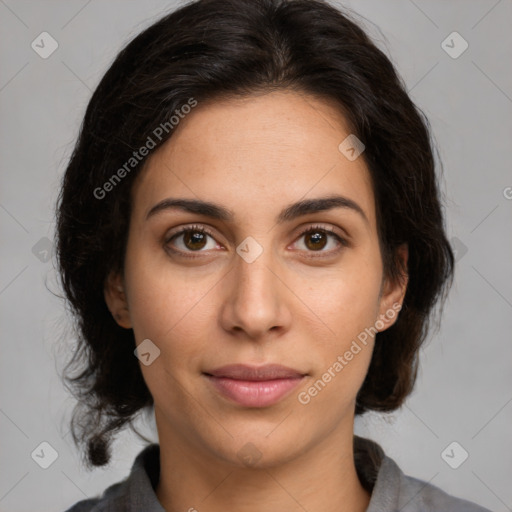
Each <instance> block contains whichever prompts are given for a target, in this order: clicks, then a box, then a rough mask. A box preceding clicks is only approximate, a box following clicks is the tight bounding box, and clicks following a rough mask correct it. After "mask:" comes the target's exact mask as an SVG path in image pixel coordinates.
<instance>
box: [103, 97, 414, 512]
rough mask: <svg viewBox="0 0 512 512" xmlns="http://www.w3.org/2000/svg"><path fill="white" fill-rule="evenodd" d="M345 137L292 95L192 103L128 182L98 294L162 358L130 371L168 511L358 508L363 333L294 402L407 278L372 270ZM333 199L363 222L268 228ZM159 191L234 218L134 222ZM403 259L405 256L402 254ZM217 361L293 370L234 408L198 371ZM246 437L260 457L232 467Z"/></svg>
mask: <svg viewBox="0 0 512 512" xmlns="http://www.w3.org/2000/svg"><path fill="white" fill-rule="evenodd" d="M349 134H350V130H349V128H348V125H347V124H346V122H345V119H344V118H343V116H342V114H341V113H340V111H339V109H337V108H336V106H335V105H333V104H330V103H328V102H326V101H325V100H320V99H316V98H314V97H312V96H310V95H304V94H300V93H298V92H292V91H279V92H271V93H268V94H264V95H257V96H252V97H250V98H245V99H224V100H217V101H216V102H214V103H209V104H199V105H198V106H197V107H196V108H194V109H193V110H192V112H191V113H190V114H188V115H187V116H186V117H185V119H183V120H182V121H180V124H179V125H178V127H177V128H176V129H175V133H174V134H173V136H172V138H171V139H170V140H169V141H167V143H166V144H165V145H164V146H162V147H161V148H160V149H159V150H158V151H156V152H155V153H154V154H152V155H151V157H150V158H149V160H148V161H147V163H146V166H145V168H144V170H143V171H142V172H141V174H140V175H139V176H138V177H137V180H136V181H135V183H134V187H133V190H132V194H133V197H132V199H133V210H132V216H131V219H130V228H129V236H128V245H127V250H126V258H125V268H124V273H123V275H122V276H121V275H115V274H112V275H111V276H110V277H109V279H108V280H107V283H106V286H105V299H106V301H107V304H108V306H109V309H110V311H111V312H112V315H113V316H114V318H116V321H117V322H118V323H119V325H121V326H123V327H125V328H127V329H128V328H132V329H133V331H134V335H135V340H136V343H137V344H140V343H141V342H142V341H143V340H145V339H148V338H149V339H150V340H152V342H153V343H154V344H155V345H157V346H158V348H159V349H160V356H159V357H157V358H156V359H155V360H154V361H153V362H152V363H151V364H150V365H149V366H145V365H143V364H141V370H142V372H143V376H144V379H145V382H146V383H147V386H148V388H149V390H150V392H151V394H152V396H153V398H154V402H155V418H156V424H157V430H158V437H159V442H160V450H161V456H160V463H161V473H160V480H159V483H158V486H157V489H156V494H157V496H158V499H159V500H160V502H161V503H162V506H163V507H164V508H165V509H166V510H167V511H169V512H171V511H172V512H177V511H182V510H189V509H191V508H195V509H197V510H199V511H209V512H217V511H219V512H220V511H221V510H222V511H225V510H227V509H230V510H241V511H244V512H256V511H258V512H260V511H261V510H284V511H299V510H300V511H303V510H304V509H306V510H309V511H311V512H313V511H318V512H319V511H322V512H331V511H332V512H334V511H339V510H346V511H354V512H355V511H364V510H366V508H367V507H368V503H369V500H370V495H369V494H368V493H367V492H366V491H365V490H364V489H363V487H362V486H361V483H360V482H359V480H358V478H357V474H356V470H355V466H354V460H353V448H352V439H353V427H354V408H355V398H356V395H357V392H358V390H359V389H360V387H361V385H362V383H363V381H364V378H365V375H366V373H367V370H368V366H369V363H370V359H371V355H372V349H373V346H374V339H372V338H370V339H369V341H368V344H367V346H365V347H363V349H362V350H361V351H360V352H359V353H358V354H357V355H355V356H354V357H353V359H352V360H351V361H350V362H349V363H348V364H347V365H346V366H345V367H344V368H343V370H342V371H341V372H339V373H337V374H336V377H334V378H332V379H331V381H330V382H329V383H328V384H327V385H326V386H325V387H324V388H323V390H322V391H321V392H319V393H318V394H317V396H315V397H313V398H311V401H310V402H309V403H308V404H306V405H304V404H301V403H300V402H299V401H298V399H297V395H298V393H299V392H300V391H304V390H307V389H308V388H309V387H310V386H311V385H312V384H313V383H315V382H316V381H317V380H318V379H320V378H321V377H322V375H323V374H324V373H325V372H326V371H327V369H328V368H329V367H332V365H333V364H334V362H335V361H336V360H337V357H338V356H339V355H343V354H344V353H345V352H346V351H347V350H348V349H349V348H350V345H351V343H352V341H353V340H354V339H356V337H357V335H358V334H359V333H361V332H362V331H364V329H365V328H367V327H370V326H374V325H375V322H376V321H377V320H378V319H381V320H383V324H381V326H382V328H380V330H381V331H382V330H385V329H387V328H388V327H389V326H391V325H392V323H393V322H394V321H395V320H396V315H395V316H394V318H393V319H391V318H388V315H386V312H388V311H389V310H390V309H392V307H393V305H395V306H396V304H401V303H402V301H403V297H404V294H405V289H406V284H407V282H406V279H405V280H403V281H402V282H400V283H397V282H391V281H389V280H388V279H386V278H385V276H384V273H383V265H382V257H381V252H380V248H379V241H378V236H377V227H376V226H377V223H376V216H375V215H376V214H375V200H374V195H373V190H372V185H371V181H370V174H369V172H368V169H367V167H366V165H365V162H364V159H363V158H362V157H359V158H357V159H356V160H355V161H349V160H348V159H347V158H346V157H345V156H344V155H343V154H342V153H341V152H340V151H339V149H338V145H339V144H340V142H341V141H343V140H344V139H345V137H347V135H349ZM333 194H336V195H341V196H344V197H346V198H349V199H351V200H352V201H354V202H355V203H357V204H358V205H359V206H360V208H361V210H362V212H363V213H364V216H363V215H361V214H360V213H358V212H357V211H355V210H353V209H351V208H339V207H338V208H334V209H331V210H326V211H321V212H315V213H309V214H307V215H304V216H301V217H299V218H296V219H293V220H290V221H285V222H282V223H277V222H276V218H277V216H278V214H279V213H280V212H281V211H282V210H283V209H284V208H285V207H287V206H288V205H290V204H292V203H295V202H297V201H299V200H304V199H313V198H320V197H325V196H331V195H333ZM169 197H172V198H187V199H201V200H205V201H212V202H215V203H218V204H220V205H223V206H224V207H225V208H228V209H229V210H231V211H232V212H233V214H234V218H233V219H232V220H229V221H219V220H216V219H211V218H210V217H208V216H205V215H201V214H197V213H190V212H185V211H181V210H179V209H166V210H162V211H160V212H159V213H157V214H155V215H152V216H150V217H149V218H146V217H147V214H148V212H149V211H150V210H151V208H152V207H153V206H154V205H156V204H157V203H158V202H160V201H162V200H163V199H166V198H169ZM365 217H366V218H365ZM191 224H195V225H200V226H203V227H205V228H207V229H209V230H210V231H211V232H212V234H213V237H210V236H208V237H206V239H205V241H204V242H203V245H202V246H201V244H199V245H197V242H196V245H194V243H193V242H192V243H191V242H190V241H189V242H188V245H186V244H185V240H186V239H185V238H184V236H178V237H177V238H176V239H174V240H173V241H169V238H171V236H172V235H173V234H174V233H175V232H176V231H178V229H179V228H180V227H185V226H189V225H191ZM311 226H320V227H322V228H325V229H332V230H334V231H335V233H336V234H338V235H339V236H341V237H342V238H344V239H345V240H346V241H347V245H345V246H344V245H340V243H339V242H338V241H337V240H336V239H335V238H334V237H332V235H329V234H328V233H324V232H322V231H320V233H321V234H322V233H323V234H324V236H323V237H322V238H321V240H322V243H321V244H319V245H320V249H319V248H318V245H316V246H315V245H314V244H312V243H311V240H312V236H311V235H301V231H302V230H304V229H307V228H308V227H311ZM248 236H251V237H252V238H254V239H255V240H256V241H257V242H258V243H259V244H260V246H261V247H262V248H263V252H262V253H261V255H260V256H259V257H258V258H256V259H255V260H254V261H253V262H252V263H247V261H245V260H244V259H243V258H242V257H240V256H239V254H238V253H237V252H236V248H237V247H238V246H239V245H240V244H241V242H242V241H243V240H244V239H245V238H246V237H248ZM170 247H172V248H174V249H175V250H177V251H181V253H182V254H189V255H190V254H191V255H192V256H195V258H187V257H185V256H180V255H179V254H175V253H172V252H171V251H170V250H169V248H170ZM197 247H200V249H199V252H198V250H197ZM194 248H196V251H194V250H193V249H194ZM187 251H188V252H187ZM322 256H323V257H322ZM400 256H401V257H402V258H403V259H404V260H405V261H406V260H407V249H406V247H405V248H402V250H401V252H400ZM231 363H246V364H253V365H262V364H266V363H278V364H283V365H285V366H288V367H291V368H294V369H297V370H300V371H302V372H303V373H307V376H306V377H305V378H304V379H303V382H301V385H300V386H299V388H297V389H295V390H294V391H292V392H291V394H289V395H288V396H286V397H285V398H284V399H283V400H281V401H280V402H278V403H277V404H275V405H272V406H269V407H265V408H259V409H255V408H244V407H241V406H240V405H238V404H236V403H233V402H231V401H229V400H228V399H226V398H225V397H224V396H222V395H220V394H219V393H218V392H216V391H215V389H213V387H212V386H211V385H210V383H209V382H208V381H207V380H206V379H205V377H204V375H203V374H202V372H204V371H207V370H211V369H213V368H218V367H220V366H223V365H225V364H231ZM249 442H250V443H252V445H254V447H256V449H257V451H258V452H257V453H259V454H260V455H261V457H260V459H259V460H258V461H257V462H256V463H255V464H254V465H252V466H248V465H247V464H246V463H245V462H244V461H243V460H242V459H241V458H240V457H239V456H238V455H239V453H245V452H244V450H245V451H246V450H248V448H247V446H246V445H247V443H249ZM244 447H245V448H244ZM320 489H321V492H319V490H320Z"/></svg>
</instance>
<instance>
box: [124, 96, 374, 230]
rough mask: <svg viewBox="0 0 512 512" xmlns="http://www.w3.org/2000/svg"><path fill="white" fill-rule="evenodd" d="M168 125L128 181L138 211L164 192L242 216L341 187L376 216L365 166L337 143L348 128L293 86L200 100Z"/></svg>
mask: <svg viewBox="0 0 512 512" xmlns="http://www.w3.org/2000/svg"><path fill="white" fill-rule="evenodd" d="M174 130H175V132H174V134H173V135H172V137H171V138H170V139H169V140H168V141H167V142H166V143H165V144H164V145H163V146H161V147H160V148H159V149H158V150H157V151H156V152H155V153H154V154H152V155H150V157H149V159H148V160H147V162H146V165H145V167H144V169H143V171H141V174H140V175H139V176H138V177H137V180H136V182H135V184H134V200H135V201H134V202H135V205H134V206H135V210H137V212H138V214H139V215H144V214H146V213H147V211H148V209H150V208H151V206H153V205H154V204H155V203H157V202H158V201H161V200H162V199H165V198H166V197H168V196H173V197H175V196H179V197H187V198H195V199H197V198H201V199H205V200H211V201H214V202H216V203H219V204H225V205H226V206H227V207H228V208H229V209H230V210H232V211H233V212H234V213H235V215H236V213H237V212H239V213H240V215H243V216H245V217H246V218H247V216H248V215H249V214H250V213H252V214H254V215H255V214H256V213H257V214H258V215H260V216H264V215H265V214H266V213H269V214H270V213H272V212H271V211H270V210H274V209H275V211H276V212H277V210H280V206H281V205H283V204H290V203H293V202H296V201H299V200H300V199H307V198H310V197H311V198H312V197H316V196H326V195H332V194H340V195H343V196H345V197H347V198H349V199H352V200H354V201H356V202H357V203H358V204H359V205H360V206H361V208H362V209H363V210H364V212H365V214H366V216H367V217H368V219H369V220H370V222H374V221H375V219H374V216H375V210H374V198H373V191H372V186H371V180H370V175H369V172H368V169H367V167H366V165H365V162H364V160H363V158H361V157H360V158H357V159H356V160H354V161H350V160H349V159H347V158H346V157H345V155H344V154H343V153H342V152H341V151H340V150H339V145H340V143H341V142H342V141H343V140H344V139H345V138H346V137H347V136H348V135H350V129H349V126H348V124H347V122H346V120H345V119H344V117H343V115H342V114H341V110H340V109H339V108H337V107H336V106H335V105H334V104H332V103H328V102H326V101H325V100H320V99H317V98H314V97H312V96H309V95H305V94H302V93H298V92H291V91H275V92H272V93H267V94H264V95H254V96H250V97H246V98H243V99H233V98H226V99H222V100H216V101H210V102H208V103H205V104H201V103H199V104H198V106H197V107H195V108H194V109H193V110H192V111H191V112H190V113H189V114H188V115H186V116H185V117H184V118H183V119H181V120H180V122H179V125H178V126H177V127H176V128H175V129H174Z"/></svg>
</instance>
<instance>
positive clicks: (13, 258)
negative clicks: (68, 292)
mask: <svg viewBox="0 0 512 512" xmlns="http://www.w3.org/2000/svg"><path fill="white" fill-rule="evenodd" d="M175 5H177V4H176V2H171V1H163V0H151V1H149V0H144V1H141V0H137V1H135V0H128V1H127V0H108V1H105V0H103V1H100V0H92V1H91V0H89V1H87V0H81V1H74V0H73V1H71V0H67V1H63V0H61V1H50V0H41V1H34V0H32V1H22V0H18V1H14V0H0V73H1V74H0V134H1V137H0V154H1V159H0V166H1V178H0V179H1V188H0V229H1V237H2V244H1V246H0V252H1V261H2V265H1V267H0V315H1V316H0V325H1V335H2V336H1V343H2V346H1V347H2V350H1V352H2V355H1V359H0V432H1V436H0V445H1V446H0V453H1V466H0V468H1V474H0V511H1V512H6V511H9V512H27V511H32V510H38V511H40V512H45V511H56V512H58V511H59V510H64V509H65V508H67V507H69V506H70V505H71V504H72V503H75V502H76V501H78V500H81V499H84V498H85V497H87V496H94V495H96V494H98V493H99V492H101V491H103V490H104V489H105V488H106V487H107V486H108V485H110V484H111V483H114V482H117V481H119V480H120V479H122V478H124V477H125V476H126V475H127V474H128V472H129V470H130V467H131V464H132V462H133V459H134V457H135V456H136V454H137V453H138V452H139V450H140V449H141V447H142V446H143V444H142V443H141V441H139V440H138V439H137V438H136V437H135V436H134V435H133V434H131V433H123V434H122V435H121V436H120V437H119V438H118V441H117V442H116V443H115V444H114V450H115V451H114V460H113V462H112V464H111V465H110V466H109V467H108V468H107V469H104V470H96V471H94V472H92V473H87V472H86V471H85V470H84V469H83V468H81V467H80V466H79V460H78V456H77V451H76V449H75V448H74V446H73V444H72V442H71V439H70V435H69V432H68V430H69V429H68V426H67V421H68V419H69V414H70V411H71V408H72V406H73V400H72V399H71V398H70V397H69V395H68V394H67V393H66V391H65V390H64V388H63V386H62V384H61V382H60V380H59V377H58V371H59V370H60V369H61V368H62V366H63V363H64V362H65V361H66V359H67V356H66V354H67V353H68V351H69V348H68V346H67V343H68V342H69V341H70V340H71V337H72V335H71V333H70V331H69V322H68V320H67V319H66V315H65V310H64V307H63V304H62V303H61V302H60V301H59V300H58V299H57V298H55V297H54V296H53V295H52V294H51V293H49V291H48V290H47V288H46V286H48V288H50V289H51V290H53V291H57V290H58V288H57V284H56V277H55V271H54V269H53V261H52V259H49V260H48V257H49V256H50V254H49V253H48V249H49V248H51V246H50V244H51V242H50V240H53V237H54V233H53V229H54V219H53V205H54V202H55V200H56V197H57V190H58V184H59V179H60V177H61V175H62V173H63V170H64V168H65V166H66V162H67V160H68V158H69V156H70V153H71V150H72V147H73V143H74V140H75V137H76V135H77V132H78V126H79V123H80V120H81V118H82V116H83V113H84V109H85V106H86V104H87V101H88V99H89V97H90V94H91V91H92V90H93V89H94V87H95V86H96V84H97V83H98V81H99V79H100V77H101V75H102V74H103V73H104V72H105V70H106V68H107V66H108V64H109V63H110V62H111V60H112V59H113V57H114V56H115V54H116V53H117V52H118V50H119V49H120V47H121V45H122V44H124V43H125V42H126V41H127V40H129V39H130V38H131V37H133V36H134V35H135V34H137V33H138V32H139V31H140V30H141V29H142V28H144V27H146V26H147V25H148V24H150V23H151V22H152V21H153V20H155V19H156V18H158V17H159V16H160V15H161V14H162V13H163V12H164V11H166V10H169V9H172V8H173V7H174V6H175ZM345 5H346V6H349V7H351V8H352V9H354V10H355V11H356V12H358V13H359V14H360V15H362V16H364V17H365V18H366V19H365V20H361V22H362V23H363V24H364V26H365V27H366V28H367V30H368V31H369V32H370V34H371V35H372V36H373V37H374V39H375V40H376V41H377V43H378V45H379V46H380V47H381V48H382V49H383V50H384V51H385V52H386V53H387V54H388V55H391V59H392V61H393V62H394V63H395V65H396V66H397V68H398V70H399V72H400V73H401V75H402V76H403V78H404V80H405V83H406V84H407V87H408V89H409V90H410V94H411V95H412V97H413V99H414V101H415V102H416V103H417V104H418V105H419V106H420V107H421V108H422V109H423V110H424V111H425V113H426V114H427V115H428V116H429V118H430V120H431V123H432V127H433V132H434V135H435V138H436V140H437V143H438V145H439V149H440V154H441V159H442V161H443V164H444V168H445V179H444V183H443V188H444V192H445V194H446V211H447V222H448V233H449V236H450V238H451V239H452V241H453V244H454V246H455V247H456V249H457V254H458V256H457V257H458V261H457V267H456V283H455V286H454V288H453V289H452V291H451V294H450V299H449V301H448V304H447V307H446V309H445V312H444V320H443V323H442V327H441V329H440V331H439V332H438V333H437V334H436V335H435V336H432V337H431V340H430V341H429V343H428V344H427V345H426V346H425V348H424V350H422V355H421V357H422V359H421V361H422V367H421V370H420V374H419V378H418V382H417V387H416V390H415V391H414V393H413V394H412V396H411V397H410V399H409V400H408V401H407V404H406V405H405V406H404V407H402V409H401V410H399V411H397V412H395V413H393V414H389V415H384V416H379V415H376V414H370V415H368V416H366V417H364V418H363V419H360V420H358V421H357V423H356V433H358V434H360V435H366V436H369V437H372V438H373V439H375V440H377V441H378V442H380V443H381V444H382V446H383V448H384V449H385V450H386V452H387V453H388V455H390V456H391V457H393V458H394V459H395V460H396V461H397V462H398V464H399V465H400V466H401V468H402V469H403V471H404V472H405V473H407V474H409V475H412V476H416V477H418V478H421V479H423V480H426V481H429V482H431V483H432V484H434V485H438V486H440V487H441V488H442V489H444V490H445V491H447V492H449V493H451V494H455V495H457V496H461V497H465V498H467V499H469V500H472V501H475V502H477V503H479V504H481V505H484V506H486V507H488V508H489V509H491V510H493V511H500V512H501V511H505V510H512V486H511V485H510V484H511V475H512V456H511V453H512V450H511V448H512V442H511V436H510V432H511V431H512V429H511V424H512V422H511V420H512V403H511V402H512V372H511V362H512V344H511V343H510V341H511V339H510V338H511V335H510V333H511V331H512V320H511V319H512V314H511V313H512V287H511V277H512V276H511V273H512V266H511V264H510V262H511V261H512V237H511V236H510V215H511V209H512V200H511V199H510V198H511V197H512V188H507V187H512V175H511V172H510V170H511V164H510V162H511V156H512V154H511V153H512V152H511V145H512V121H511V119H512V117H511V113H512V72H511V66H510V62H511V57H512V34H511V29H510V27H511V22H512V1H511V0H500V1H496V0H474V1H467V0H465V1H463V0H459V1H446V0H442V1H441V0H435V1H420V0H415V1H412V0H393V1H389V0H386V1H383V0H355V1H352V2H345ZM43 31H46V32H48V33H50V34H51V35H52V37H53V38H55V40H56V41H57V42H58V45H59V46H58V49H57V50H56V51H55V52H54V53H53V54H52V55H51V56H50V57H49V58H47V59H43V58H41V57H40V56H39V55H38V54H37V53H36V52H35V51H34V50H33V49H32V48H31V43H32V41H33V40H35V39H36V37H37V36H38V35H39V34H40V33H41V32H43ZM453 31H457V32H458V33H460V34H461V36H462V37H463V38H464V39H465V40H466V41H467V42H468V44H469V48H468V49H467V50H466V51H465V52H464V53H463V54H462V55H460V56H459V57H458V58H452V57H450V56H449V55H448V54H447V53H446V51H445V50H444V49H443V47H442V45H441V43H442V41H444V40H445V39H446V38H447V36H448V35H449V34H451V33H452V32H453ZM445 44H449V45H450V46H453V47H454V48H453V49H452V51H456V50H457V49H460V48H461V46H460V44H461V41H460V40H458V41H457V40H454V42H453V43H452V42H451V41H450V39H448V43H445ZM397 149H398V148H397ZM45 237H46V238H48V239H49V240H45ZM34 247H35V248H34ZM45 251H46V252H45ZM141 428H142V431H143V432H145V433H147V434H148V435H149V436H150V437H151V438H152V439H154V440H156V434H155V433H154V432H153V431H152V430H151V428H150V427H146V428H144V427H141ZM44 441H46V442H47V443H49V444H50V445H51V446H52V447H53V448H54V449H55V450H56V452H57V454H58V457H57V459H56V460H55V462H54V463H53V464H52V465H51V466H50V467H49V468H48V469H42V468H41V467H40V466H39V465H38V464H36V462H35V461H34V460H33V459H32V458H31V454H32V453H33V452H34V450H35V449H36V448H37V447H39V445H40V443H41V442H44ZM453 441H456V442H457V443H459V444H460V446H462V447H463V448H464V449H465V450H466V451H467V452H468V453H469V457H468V459H467V460H466V461H465V462H464V463H463V464H462V465H460V467H458V469H452V468H451V467H449V466H448V464H447V463H446V462H445V460H443V458H442V457H441V453H442V452H443V451H444V449H445V448H446V447H447V446H448V445H449V444H450V443H452V442H453ZM47 453H48V452H47ZM449 453H450V455H452V452H450V451H449ZM460 453H461V452H460V449H459V448H456V450H455V451H454V452H453V454H454V456H453V457H452V460H453V459H457V457H460Z"/></svg>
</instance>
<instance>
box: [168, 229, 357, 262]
mask: <svg viewBox="0 0 512 512" xmlns="http://www.w3.org/2000/svg"><path fill="white" fill-rule="evenodd" d="M187 232H194V233H196V232H197V233H202V234H204V235H208V236H210V237H211V238H213V239H215V237H214V236H213V233H212V232H211V231H210V230H208V229H206V228H205V227H204V226H200V225H192V226H185V227H184V228H182V229H180V230H179V231H177V232H176V233H173V234H172V236H170V237H168V238H166V240H165V246H166V247H167V245H168V244H169V243H170V242H172V241H173V240H174V239H176V238H178V237H179V236H180V235H183V234H184V233H187ZM317 232H322V233H327V234H328V235H331V236H333V237H334V238H335V239H336V240H337V241H338V242H339V244H340V246H341V247H347V246H348V245H349V244H348V242H347V240H345V239H344V238H342V237H341V236H340V235H338V234H337V233H336V232H335V231H334V230H333V229H332V228H326V227H322V226H318V225H317V226H310V227H308V228H307V229H305V230H303V231H301V233H300V234H299V235H298V237H297V239H300V238H302V237H303V236H305V235H308V234H310V233H317ZM169 250H170V251H171V252H172V253H174V254H179V255H180V256H183V257H185V258H196V257H197V256H193V255H192V254H190V253H194V252H198V253H201V252H204V251H186V252H183V251H181V250H176V249H169ZM340 250H341V248H340V247H338V248H337V249H332V250H330V251H322V250H320V251H307V252H309V253H312V254H317V255H320V254H326V255H329V256H330V255H332V254H336V253H338V252H339V251H340ZM319 257H323V256H319Z"/></svg>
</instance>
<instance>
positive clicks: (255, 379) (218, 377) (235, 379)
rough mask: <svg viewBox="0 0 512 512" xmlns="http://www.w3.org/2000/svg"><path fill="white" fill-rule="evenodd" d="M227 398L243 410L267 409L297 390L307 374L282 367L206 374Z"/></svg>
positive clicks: (232, 367)
mask: <svg viewBox="0 0 512 512" xmlns="http://www.w3.org/2000/svg"><path fill="white" fill-rule="evenodd" d="M205 376H206V377H207V379H208V381H209V382H211V384H212V385H213V386H214V387H215V389H216V390H217V391H219V392H220V393H221V394H222V395H224V396H225V397H227V398H229V399H231V400H233V401H234V402H236V403H238V404H239V405H242V406H244V407H267V406H270V405H273V404H275V403H277V402H278V401H279V400H281V399H282V398H284V397H285V395H287V394H288V393H289V392H290V391H291V390H292V389H293V388H295V387H296V386H297V385H298V384H299V383H300V382H301V380H302V379H303V377H304V374H303V373H301V372H298V371H297V370H292V369H291V368H286V367H285V366H281V365H265V366H261V367H253V366H247V365H228V366H223V367H222V368H217V369H216V370H210V371H208V372H205Z"/></svg>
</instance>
